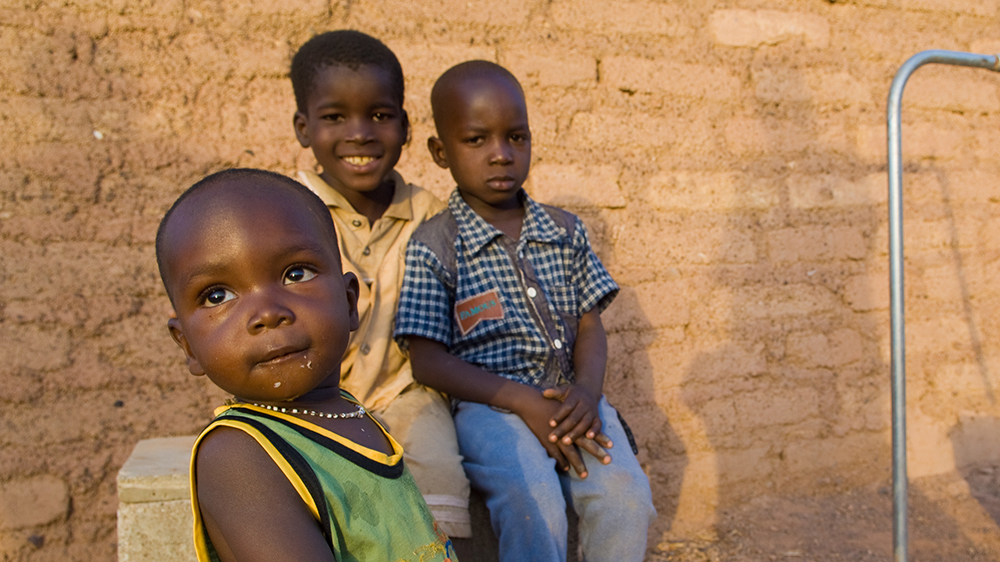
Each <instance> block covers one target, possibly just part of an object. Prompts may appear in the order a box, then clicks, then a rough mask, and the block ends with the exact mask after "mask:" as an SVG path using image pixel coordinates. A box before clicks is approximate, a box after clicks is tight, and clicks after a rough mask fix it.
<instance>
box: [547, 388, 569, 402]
mask: <svg viewBox="0 0 1000 562" xmlns="http://www.w3.org/2000/svg"><path fill="white" fill-rule="evenodd" d="M568 391H569V387H568V386H554V387H551V388H546V389H545V390H543V391H542V396H544V397H546V398H548V399H549V400H558V401H560V402H562V401H563V400H565V399H566V395H567V394H568Z"/></svg>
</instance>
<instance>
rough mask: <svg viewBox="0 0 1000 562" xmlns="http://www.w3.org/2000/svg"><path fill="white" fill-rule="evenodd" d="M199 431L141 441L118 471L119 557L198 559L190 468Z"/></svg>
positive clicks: (126, 560) (125, 561)
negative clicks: (196, 554) (196, 433)
mask: <svg viewBox="0 0 1000 562" xmlns="http://www.w3.org/2000/svg"><path fill="white" fill-rule="evenodd" d="M194 440H195V436H193V435H189V436H186V437H165V438H159V439H147V440H145V441H140V442H139V444H138V445H136V447H135V450H134V451H132V456H130V457H129V459H128V460H127V461H125V464H124V465H123V466H122V468H121V470H119V471H118V560H119V562H153V561H157V562H194V561H195V560H197V557H196V556H195V553H194V539H193V536H192V529H193V527H194V515H193V514H192V512H191V492H190V485H189V483H188V467H189V463H190V460H191V447H192V445H194Z"/></svg>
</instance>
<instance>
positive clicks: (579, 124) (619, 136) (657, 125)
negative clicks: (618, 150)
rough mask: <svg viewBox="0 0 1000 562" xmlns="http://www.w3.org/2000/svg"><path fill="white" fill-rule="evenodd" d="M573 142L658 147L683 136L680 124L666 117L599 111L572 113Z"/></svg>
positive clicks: (588, 144)
mask: <svg viewBox="0 0 1000 562" xmlns="http://www.w3.org/2000/svg"><path fill="white" fill-rule="evenodd" d="M570 133H571V136H572V137H573V142H574V144H579V143H582V144H584V145H587V146H619V147H636V148H639V147H642V148H647V147H661V146H666V145H669V144H671V143H674V142H677V140H676V139H678V138H681V137H683V136H684V127H683V123H679V122H678V121H677V120H674V119H668V118H665V117H660V116H655V115H647V114H642V113H640V114H632V115H622V114H621V113H617V112H612V111H607V110H598V111H596V112H580V113H577V114H576V115H574V116H573V122H572V124H571V125H570Z"/></svg>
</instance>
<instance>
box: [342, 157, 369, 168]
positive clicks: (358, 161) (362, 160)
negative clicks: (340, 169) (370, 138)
mask: <svg viewBox="0 0 1000 562" xmlns="http://www.w3.org/2000/svg"><path fill="white" fill-rule="evenodd" d="M343 159H344V161H345V162H347V163H348V164H351V165H353V166H364V165H365V164H369V163H371V162H373V161H374V160H375V158H374V157H372V156H344V157H343Z"/></svg>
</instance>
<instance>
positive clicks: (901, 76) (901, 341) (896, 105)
mask: <svg viewBox="0 0 1000 562" xmlns="http://www.w3.org/2000/svg"><path fill="white" fill-rule="evenodd" d="M930 63H938V64H951V65H956V66H971V67H976V68H986V69H989V70H993V71H998V72H1000V56H997V55H974V54H972V53H960V52H955V51H940V50H933V51H923V52H921V53H917V54H915V55H913V56H912V57H910V58H909V60H907V61H906V62H905V63H903V66H901V67H899V70H898V71H897V72H896V77H895V78H894V79H893V80H892V87H891V88H890V89H889V105H888V108H887V124H888V128H889V135H888V142H889V146H888V148H889V308H890V313H891V317H892V318H891V330H892V491H893V496H892V498H893V503H892V535H893V544H892V552H893V556H894V558H895V561H896V562H906V557H907V554H906V550H907V519H906V517H907V478H906V351H905V343H906V341H905V334H904V320H903V167H902V160H903V154H902V152H903V148H902V135H901V132H900V124H899V113H900V105H901V104H902V101H903V88H904V87H906V81H907V80H909V78H910V75H911V74H913V72H914V71H915V70H917V69H918V68H920V67H921V66H923V65H925V64H930Z"/></svg>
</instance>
